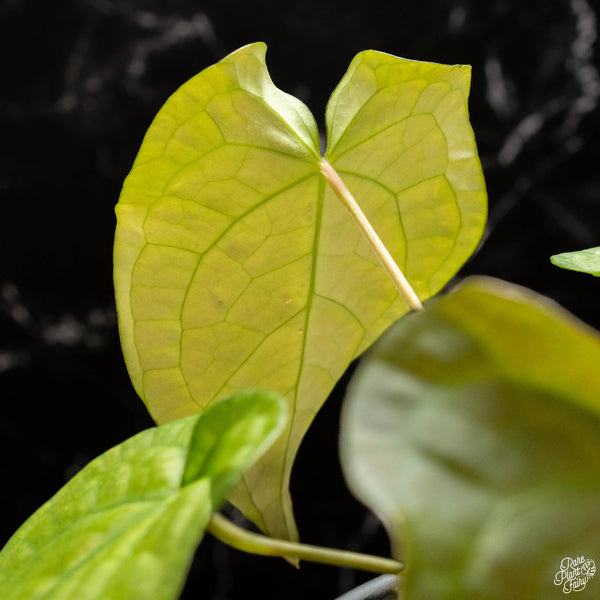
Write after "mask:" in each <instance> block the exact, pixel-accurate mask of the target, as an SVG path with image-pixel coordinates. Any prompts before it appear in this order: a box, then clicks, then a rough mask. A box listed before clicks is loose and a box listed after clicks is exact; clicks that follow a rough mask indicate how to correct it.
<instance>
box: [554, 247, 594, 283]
mask: <svg viewBox="0 0 600 600" xmlns="http://www.w3.org/2000/svg"><path fill="white" fill-rule="evenodd" d="M550 261H551V262H552V264H554V265H556V266H557V267H562V268H563V269H569V270H571V271H581V272H583V273H590V275H595V276H596V277H600V246H596V247H595V248H588V249H587V250H578V251H576V252H563V253H562V254H555V255H554V256H551V257H550Z"/></svg>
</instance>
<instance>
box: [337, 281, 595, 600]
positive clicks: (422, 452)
mask: <svg viewBox="0 0 600 600" xmlns="http://www.w3.org/2000/svg"><path fill="white" fill-rule="evenodd" d="M599 364H600V335H599V334H598V333H597V332H595V331H593V330H591V329H589V328H588V327H587V326H585V325H584V324H583V323H581V322H579V321H577V320H576V319H575V318H574V317H572V316H571V315H569V314H568V313H566V312H565V311H563V310H562V309H560V308H559V307H558V306H556V305H555V304H553V303H552V302H550V301H548V300H547V299H544V298H540V297H539V296H536V295H535V294H533V293H532V292H529V291H526V290H523V289H521V288H517V287H516V286H512V285H509V284H505V283H503V282H498V281H494V280H486V279H475V280H471V281H469V282H466V283H464V285H462V286H461V287H459V288H458V289H457V290H456V291H454V292H453V293H451V294H450V295H448V296H446V297H444V298H442V299H440V300H438V301H433V300H432V301H431V303H430V305H429V306H428V307H427V309H426V310H425V311H424V312H422V313H419V314H412V315H408V316H407V317H405V318H404V319H402V321H400V323H398V324H397V325H396V326H395V327H394V328H393V329H392V330H391V331H390V332H389V333H388V334H387V336H386V337H385V338H384V340H382V343H380V344H379V345H377V346H376V348H375V349H374V351H373V352H372V354H371V355H370V357H369V358H368V359H367V360H366V361H365V363H364V364H363V366H361V367H360V368H359V370H358V372H357V374H356V376H355V378H354V379H353V381H352V384H351V387H350V391H349V395H348V398H347V400H346V403H345V405H344V409H343V414H342V438H341V455H342V463H343V467H344V470H345V473H346V477H347V479H348V481H349V484H350V486H351V488H352V489H353V490H354V491H355V493H356V494H357V495H358V496H359V497H360V498H362V499H363V500H364V501H365V503H367V504H368V505H369V506H371V507H372V508H373V509H374V510H375V511H376V512H377V513H378V514H379V515H380V516H381V517H382V519H383V520H384V522H385V524H386V526H387V528H388V531H389V533H390V536H391V538H392V540H393V546H394V548H395V554H397V556H398V557H399V558H401V559H402V560H403V561H405V562H406V563H407V571H406V576H405V578H404V584H405V590H404V593H405V596H404V597H405V598H406V600H412V599H421V598H427V599H428V600H450V599H452V600H454V599H457V598H460V599H461V600H501V599H502V600H505V599H506V598H512V599H515V600H550V599H552V598H556V599H559V598H562V597H563V590H564V589H566V588H565V587H564V586H565V584H569V582H568V581H567V577H570V578H571V579H570V582H571V583H572V584H573V585H575V582H574V579H575V578H577V579H579V578H580V577H579V576H578V577H575V574H574V573H575V572H574V569H569V573H568V574H565V577H564V578H562V579H561V575H560V572H561V563H562V562H563V560H564V559H565V558H572V559H573V560H575V559H579V558H580V557H582V556H583V557H585V559H586V560H587V561H590V560H591V561H594V560H598V558H599V557H600V369H598V365H599ZM563 564H566V563H563ZM555 575H557V581H558V582H559V583H556V582H555ZM579 575H581V578H583V577H584V575H582V574H581V573H579ZM583 583H585V582H583ZM599 583H600V582H598V581H595V580H589V581H588V585H587V588H586V589H585V590H584V589H583V588H585V587H586V586H585V585H583V584H582V585H581V586H580V587H581V593H580V594H578V597H579V598H586V599H587V598H590V599H591V598H597V597H598V589H599V588H598V585H599ZM569 585H570V584H569ZM578 585H579V584H578ZM573 589H575V588H573Z"/></svg>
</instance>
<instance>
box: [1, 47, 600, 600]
mask: <svg viewBox="0 0 600 600" xmlns="http://www.w3.org/2000/svg"><path fill="white" fill-rule="evenodd" d="M265 52H266V47H265V45H264V44H262V43H256V44H250V45H248V46H244V47H242V48H240V49H239V50H237V51H236V52H234V53H232V54H230V55H229V56H227V57H225V58H224V59H223V60H222V61H220V62H219V63H217V64H215V65H213V66H211V67H209V68H207V69H205V70H204V71H202V72H200V73H199V74H198V75H196V76H195V77H194V78H192V79H191V80H190V81H188V82H187V83H185V84H184V85H183V86H182V87H181V88H180V89H179V90H177V91H176V92H175V93H174V94H173V96H172V97H171V98H169V100H168V101H167V102H166V104H165V105H164V107H163V108H162V109H161V110H160V111H159V113H158V114H157V116H156V118H155V120H154V121H153V123H152V124H151V125H150V128H149V129H148V132H147V134H146V137H145V139H144V141H143V143H142V145H141V148H140V151H139V154H138V156H137V158H136V160H135V162H134V164H133V168H132V170H131V173H130V174H129V176H128V177H127V179H126V180H125V183H124V186H123V191H122V194H121V197H120V199H119V203H118V205H117V209H116V210H117V230H116V237H115V246H114V277H115V290H116V302H117V311H118V316H119V329H120V335H121V341H122V347H123V352H124V356H125V361H126V364H127V367H128V370H129V373H130V375H131V379H132V382H133V385H134V387H135V389H136V391H137V393H138V394H139V396H140V398H141V399H142V400H143V401H144V403H145V404H146V406H147V408H148V410H149V412H150V414H151V415H152V417H153V418H154V419H155V421H156V422H157V427H156V428H154V429H150V430H148V431H145V432H142V433H140V434H138V435H137V436H134V437H133V438H131V439H130V440H127V441H126V442H124V443H123V444H121V445H120V446H117V447H116V448H113V449H112V450H109V451H108V452H107V453H105V454H103V455H102V456H100V457H99V458H97V459H96V460H95V461H93V462H92V463H90V465H88V466H87V467H86V468H85V469H84V470H83V471H82V472H80V473H79V474H78V475H77V476H76V477H75V478H74V479H73V480H72V481H71V482H69V483H68V484H67V485H66V486H65V487H64V488H63V489H62V490H61V491H60V492H59V493H58V494H57V495H56V496H55V497H54V498H52V499H51V500H50V501H49V502H48V503H47V504H46V505H44V506H43V507H42V508H41V509H40V510H39V511H38V512H36V513H35V514H34V515H33V516H32V517H31V518H30V519H29V520H28V521H27V522H26V523H25V524H24V525H23V526H22V527H21V529H19V531H17V533H16V534H15V535H14V537H13V538H12V539H11V540H10V541H9V543H8V544H7V545H6V547H5V548H4V549H3V550H2V552H1V553H0V597H2V598H7V599H13V598H14V599H17V598H19V599H20V598H27V599H40V600H41V599H42V598H44V599H50V598H52V599H60V600H62V599H65V600H66V599H72V600H75V599H76V598H77V599H79V598H84V597H85V598H90V599H93V598H98V599H100V598H102V599H108V600H112V599H123V600H129V599H136V600H138V599H139V600H145V599H148V600H149V599H153V600H155V599H161V600H162V599H164V600H170V599H175V598H177V596H178V594H179V593H180V590H181V588H182V585H183V582H184V580H185V575H186V572H187V569H188V566H189V564H190V561H191V558H192V556H193V553H194V551H195V548H196V546H197V544H198V543H199V542H200V539H201V538H202V535H203V533H204V532H205V531H209V532H210V533H211V534H213V535H215V536H217V537H219V538H221V539H222V540H224V541H225V542H227V543H229V544H231V545H232V546H235V547H237V548H240V549H243V550H246V551H249V552H255V553H259V554H265V555H270V556H280V557H283V558H285V559H287V560H288V561H290V562H292V563H298V562H299V561H301V560H315V561H320V562H325V563H330V564H334V565H344V566H353V567H356V568H361V569H366V570H370V571H374V572H379V573H391V574H394V576H395V578H394V579H393V581H394V585H395V587H396V593H397V595H398V598H405V599H408V600H413V599H414V600H419V599H422V598H428V599H430V600H451V599H455V598H461V599H473V600H475V599H479V600H482V599H489V600H495V599H500V598H502V599H505V598H506V599H507V598H511V599H515V598H518V599H521V598H522V599H523V600H525V599H527V600H542V599H543V600H547V599H548V598H553V597H556V598H558V597H560V596H561V595H562V594H563V593H565V591H567V587H568V588H569V590H576V591H580V592H581V594H580V595H579V597H580V598H588V597H589V598H592V597H597V596H593V594H594V593H596V594H597V593H598V588H596V591H595V592H594V590H593V577H594V574H595V563H594V557H600V477H598V474H599V470H600V459H599V457H600V375H599V374H598V373H599V372H598V369H597V365H598V364H600V336H599V335H598V334H597V333H596V332H595V331H593V330H591V329H589V328H587V327H586V326H585V325H584V324H582V323H580V322H579V321H577V320H576V319H575V318H574V317H572V316H571V315H569V314H567V313H565V312H564V311H562V309H560V308H559V307H557V306H555V305H554V304H553V303H552V302H551V301H549V300H547V299H544V298H541V297H539V296H537V295H535V294H533V293H532V292H530V291H528V290H525V289H523V288H518V287H516V286H512V285H510V284H508V283H505V282H501V281H497V280H490V279H486V278H475V279H469V280H466V281H464V282H462V283H461V284H460V285H459V286H458V287H456V288H454V289H451V290H450V291H448V292H447V293H445V294H438V292H440V291H441V290H442V288H443V287H444V286H446V285H447V284H448V283H449V282H450V281H451V280H452V279H453V277H454V276H455V275H456V273H457V271H458V270H459V269H460V267H461V266H462V265H463V264H464V262H465V261H466V260H467V259H468V258H469V256H470V255H471V254H472V253H473V252H474V250H475V249H476V247H477V245H478V244H479V242H480V239H481V237H482V233H483V230H484V227H485V220H486V192H485V184H484V178H483V174H482V170H481V166H480V163H479V159H478V156H477V148H476V144H475V140H474V136H473V132H472V129H471V126H470V123H469V119H468V109H467V97H468V92H469V85H470V68H469V67H467V66H448V65H441V64H434V63H425V62H416V61H410V60H405V59H401V58H398V57H395V56H391V55H389V54H384V53H381V52H376V51H372V50H368V51H365V52H361V53H359V54H358V55H357V56H356V57H355V58H354V60H353V61H352V63H351V64H350V67H349V69H348V71H347V73H346V74H345V75H344V77H343V78H342V80H341V81H340V83H339V85H338V86H337V88H336V89H335V90H334V92H333V94H332V96H331V98H330V100H329V103H328V105H327V109H326V113H325V121H326V129H327V131H326V134H327V144H326V150H325V152H324V153H323V154H322V153H321V151H320V146H321V142H320V136H319V132H318V129H317V125H316V122H315V119H314V117H313V116H312V114H311V113H310V111H309V110H308V108H307V107H306V106H305V105H304V104H303V103H302V102H300V101H299V100H298V99H296V98H294V97H293V96H290V95H288V94H286V93H284V92H282V91H281V90H279V89H278V88H277V87H275V85H274V84H273V82H272V81H271V78H270V76H269V74H268V71H267V68H266V64H265ZM386 330H389V331H387V333H385V334H384V332H386ZM382 335H383V337H382ZM380 337H382V339H381V340H380V341H378V340H379V338H380ZM375 342H376V343H375ZM374 343H375V345H374V347H373V349H371V350H370V351H369V352H368V353H367V355H366V357H364V358H363V359H362V363H361V366H360V367H359V369H358V371H357V373H356V375H355V377H354V378H353V381H352V383H351V385H350V388H349V392H348V397H347V399H346V402H345V405H344V408H343V413H342V422H341V433H340V435H341V438H340V445H341V458H342V465H343V469H344V473H345V475H346V478H347V481H348V483H349V486H350V488H351V489H352V491H353V492H354V493H355V494H356V495H357V496H358V497H359V498H361V499H362V500H363V501H364V502H365V503H366V504H367V505H368V506H369V507H370V508H371V509H372V510H373V511H375V512H376V513H377V514H378V515H379V516H380V517H381V519H382V521H383V522H384V524H385V525H386V528H387V531H388V533H389V535H390V539H391V542H392V548H393V557H392V558H383V557H373V556H368V555H363V554H355V553H351V552H346V551H344V550H343V549H325V548H318V547H313V546H307V545H304V544H302V543H300V542H299V541H298V538H299V535H298V531H297V528H296V524H295V520H294V515H293V508H292V499H291V497H290V493H289V483H290V474H291V470H292V466H293V463H294V458H295V456H296V453H297V451H298V448H299V446H300V443H301V441H302V438H303V436H304V435H305V433H306V431H307V429H308V428H309V426H310V424H311V422H312V420H313V418H314V416H315V415H316V413H317V412H318V410H319V408H320V407H321V406H322V404H323V403H324V402H325V401H326V399H327V397H328V395H329V393H330V392H331V390H332V388H333V386H334V385H335V384H336V382H337V381H338V380H339V379H340V378H341V376H342V375H343V374H344V372H345V371H346V370H347V368H348V366H349V364H350V363H351V362H352V361H353V360H354V359H356V358H357V357H358V356H360V355H361V354H363V353H364V352H365V351H366V350H367V349H368V348H370V346H372V345H373V344H374ZM225 499H227V500H229V501H230V502H231V503H232V504H234V505H235V506H236V507H237V508H238V509H239V510H240V511H241V512H242V513H243V514H244V515H245V516H246V518H247V519H248V520H249V521H251V522H252V523H254V525H256V527H257V528H258V529H259V530H260V531H261V533H256V532H252V531H249V530H246V529H242V528H240V527H238V526H236V525H233V523H231V522H230V521H228V520H227V519H225V518H224V517H223V516H222V515H221V514H219V513H218V512H217V511H218V509H219V506H220V505H221V503H222V502H223V501H224V500H225ZM549 524H551V525H549ZM571 557H573V559H574V560H575V558H577V560H578V562H577V563H573V564H576V569H578V570H577V573H576V576H575V575H573V573H574V572H575V570H574V569H571V570H570V571H569V569H568V568H563V567H564V565H565V564H566V563H565V559H566V558H568V559H570V558H571ZM582 557H583V558H584V559H585V560H579V559H580V558H582ZM569 564H570V563H569ZM507 573H510V577H507V576H506V574H507ZM140 581H142V582H143V585H139V582H140ZM135 582H137V583H135ZM557 582H558V583H557ZM569 586H570V587H569ZM586 594H588V595H587V596H586Z"/></svg>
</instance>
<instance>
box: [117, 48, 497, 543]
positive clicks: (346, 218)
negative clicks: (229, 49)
mask: <svg viewBox="0 0 600 600" xmlns="http://www.w3.org/2000/svg"><path fill="white" fill-rule="evenodd" d="M264 57H265V46H264V44H261V43H257V44H251V45H249V46H245V47H243V48H241V49H239V50H238V51H236V52H234V53H233V54H231V55H229V56H227V57H226V58H225V59H223V60H222V61H221V62H219V63H217V64H216V65H213V66H211V67H209V68H208V69H206V70H204V71H202V72H201V73H200V74H199V75H197V76H196V77H194V78H193V79H191V80H190V81H188V82H187V83H186V84H184V85H183V86H182V87H181V88H180V89H179V90H178V91H177V92H176V93H175V94H174V95H173V96H172V97H171V98H170V99H169V100H168V101H167V103H166V104H165V106H164V107H163V108H162V109H161V110H160V112H159V113H158V115H157V117H156V119H155V121H154V122H153V123H152V125H151V126H150V129H149V130H148V133H147V135H146V137H145V139H144V142H143V144H142V147H141V149H140V153H139V155H138V157H137V159H136V162H135V164H134V166H133V169H132V171H131V173H130V175H129V176H128V177H127V179H126V181H125V184H124V188H123V192H122V195H121V197H120V200H119V204H118V206H117V218H118V224H117V232H116V241H115V288H116V298H117V308H118V311H119V327H120V331H121V339H122V344H123V350H124V354H125V359H126V362H127V366H128V369H129V372H130V374H131V377H132V380H133V383H134V386H135V388H136V390H137V391H138V393H139V394H140V396H141V397H142V399H143V400H144V402H145V403H146V405H147V406H148V409H149V411H150V413H151V414H152V416H153V417H154V419H155V420H157V421H158V422H166V421H169V420H171V419H174V418H177V417H181V416H183V415H187V414H190V413H196V412H200V411H202V410H204V409H205V408H206V406H208V405H209V404H210V403H211V402H212V400H213V399H214V398H217V397H220V396H221V395H223V394H228V393H231V392H233V391H235V390H237V389H240V388H244V387H261V388H268V389H275V390H277V391H278V392H280V393H282V394H284V395H285V396H286V397H287V399H288V402H289V406H290V413H291V420H290V423H289V426H288V430H287V432H286V434H285V436H282V438H281V439H280V440H279V441H278V442H277V444H276V445H275V446H274V447H273V448H272V449H271V450H270V451H269V453H268V455H266V456H265V457H264V459H262V460H261V461H260V463H259V464H257V465H256V467H255V468H253V469H251V470H250V472H249V473H248V474H247V475H246V476H245V477H244V485H243V486H239V487H238V488H236V490H235V492H234V495H233V496H232V498H231V500H232V501H233V502H234V503H235V504H236V505H237V506H238V507H239V508H240V509H241V510H242V511H243V512H244V514H245V515H246V516H247V517H248V518H250V519H251V520H253V521H254V522H255V523H256V524H257V525H258V526H259V527H260V528H261V529H263V531H265V532H267V533H270V534H271V535H273V536H275V537H280V538H289V539H295V538H296V537H297V533H296V529H295V524H294V519H293V516H292V511H291V502H290V498H289V491H288V484H289V477H290V472H291V468H292V463H293V460H294V457H295V455H296V452H297V449H298V447H299V444H300V441H301V440H302V437H303V436H304V433H305V432H306V430H307V428H308V426H309V425H310V422H311V421H312V419H313V418H314V416H315V414H316V412H317V411H318V409H319V408H320V406H321V404H322V403H323V402H324V400H325V398H326V397H327V395H328V393H329V392H330V390H331V389H332V387H333V385H334V384H335V382H336V381H337V380H338V379H339V378H340V377H341V375H342V374H343V372H344V371H345V369H346V368H347V366H348V365H349V363H350V362H351V361H352V360H353V359H354V358H355V357H356V356H357V355H358V354H360V353H361V352H362V351H364V350H365V349H366V348H367V347H368V346H369V345H370V344H371V343H372V342H373V341H374V340H375V339H376V338H377V337H378V336H379V335H380V334H381V333H382V332H383V330H385V329H386V328H387V327H388V326H389V325H390V324H391V323H392V322H393V321H394V320H396V319H397V318H398V317H400V316H401V315H402V314H404V313H405V312H407V305H406V303H405V302H404V301H403V300H402V299H400V298H398V294H397V292H396V290H395V288H394V286H393V284H392V283H391V281H390V280H389V278H388V277H387V275H386V272H385V271H384V269H382V267H381V265H380V264H379V262H378V260H377V259H376V258H375V255H374V254H373V252H372V251H371V248H370V247H369V245H368V243H367V242H366V240H365V239H364V238H362V237H361V234H360V232H359V230H358V228H357V227H356V225H355V223H354V222H353V221H352V218H351V217H350V215H349V214H348V212H347V211H346V209H345V208H344V207H343V206H342V205H341V204H340V202H339V201H338V199H337V198H336V197H335V194H334V193H333V191H331V190H330V189H328V187H327V185H326V182H325V179H324V178H323V176H322V174H321V167H322V165H323V164H324V163H322V162H321V161H322V159H321V157H320V155H319V140H318V132H317V127H316V125H315V121H314V119H313V117H312V115H311V114H310V112H309V111H308V109H307V108H306V107H305V106H304V105H303V104H302V103H301V102H300V101H299V100H297V99H295V98H293V97H291V96H289V95H287V94H284V93H283V92H282V91H280V90H279V89H277V88H276V87H275V86H274V85H273V83H272V82H271V79H270V77H269V74H268V72H267V69H266V65H265V60H264ZM468 86H469V70H468V68H466V67H449V66H443V65H431V64H427V63H415V62H412V61H406V60H403V59H399V58H396V57H393V56H390V55H387V54H382V53H380V52H373V51H367V52H363V53H361V54H359V55H358V56H357V58H356V59H355V60H354V61H353V63H352V66H351V69H350V71H349V72H348V74H347V75H346V76H345V77H344V78H343V79H342V82H341V83H340V85H339V86H338V88H337V90H336V91H335V92H334V94H333V96H332V100H331V102H330V105H329V108H328V109H327V121H328V133H329V136H330V149H329V150H328V151H327V154H326V155H325V158H326V159H327V161H328V163H329V164H331V165H333V167H334V168H339V169H340V170H341V172H342V173H343V176H344V177H345V178H347V180H348V181H347V184H348V186H349V188H350V191H351V192H353V193H354V194H355V196H356V198H357V199H358V200H359V203H360V204H361V206H362V209H363V210H364V212H365V213H366V215H367V216H368V218H369V219H370V220H371V223H372V224H373V225H374V227H375V230H376V231H377V232H378V233H379V235H380V237H381V238H382V239H383V242H384V243H385V244H386V246H387V247H388V249H389V251H390V252H391V254H392V256H393V257H394V258H395V259H396V261H397V262H398V263H399V264H400V266H401V267H403V268H405V270H406V273H407V275H408V277H409V281H410V283H411V284H412V285H413V286H414V288H415V289H416V290H417V292H418V294H419V296H420V297H421V298H422V299H423V298H427V297H428V296H430V295H431V294H434V293H435V292H437V291H438V290H439V289H440V288H441V286H442V285H444V284H445V283H446V282H447V281H448V279H449V278H450V277H451V276H452V275H453V274H454V273H455V272H456V270H457V269H458V268H459V267H460V266H461V265H462V264H463V262H464V261H465V260H466V259H467V257H468V256H469V255H470V253H471V252H472V251H473V249H474V248H475V246H476V245H477V243H478V241H479V238H480V236H481V233H482V229H483V224H484V220H485V190H484V183H483V177H482V173H481V168H480V166H479V162H478V159H477V152H476V147H475V142H474V139H473V135H472V132H471V129H470V126H469V123H468V119H467V109H466V97H467V92H468Z"/></svg>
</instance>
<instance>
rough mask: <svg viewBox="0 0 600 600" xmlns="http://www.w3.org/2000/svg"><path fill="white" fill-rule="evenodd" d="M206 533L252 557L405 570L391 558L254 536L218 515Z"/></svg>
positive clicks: (385, 570)
mask: <svg viewBox="0 0 600 600" xmlns="http://www.w3.org/2000/svg"><path fill="white" fill-rule="evenodd" d="M207 531H208V532H209V533H211V534H212V535H213V536H215V537H216V538H218V539H219V540H221V541H222V542H225V543H226V544H228V545H229V546H232V547H233V548H236V549H237V550H242V551H244V552H249V553H251V554H260V555H262V556H279V557H282V558H288V559H289V558H291V559H298V560H307V561H309V562H318V563H323V564H327V565H335V566H338V567H347V568H351V569H361V570H363V571H372V572H375V573H390V574H396V573H400V572H401V571H403V570H404V565H403V564H402V563H401V562H398V561H396V560H393V559H391V558H381V557H378V556H371V555H368V554H360V553H358V552H347V551H345V550H333V549H330V548H322V547H320V546H310V545H308V544H300V543H295V542H288V541H285V540H278V539H276V538H270V537H267V536H264V535H261V534H259V533H253V532H251V531H247V530H245V529H242V528H241V527H238V526H237V525H234V524H233V523H232V522H231V521H229V520H227V519H226V518H225V517H223V515H220V514H218V513H215V514H213V516H212V517H211V519H210V522H209V524H208V527H207Z"/></svg>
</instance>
